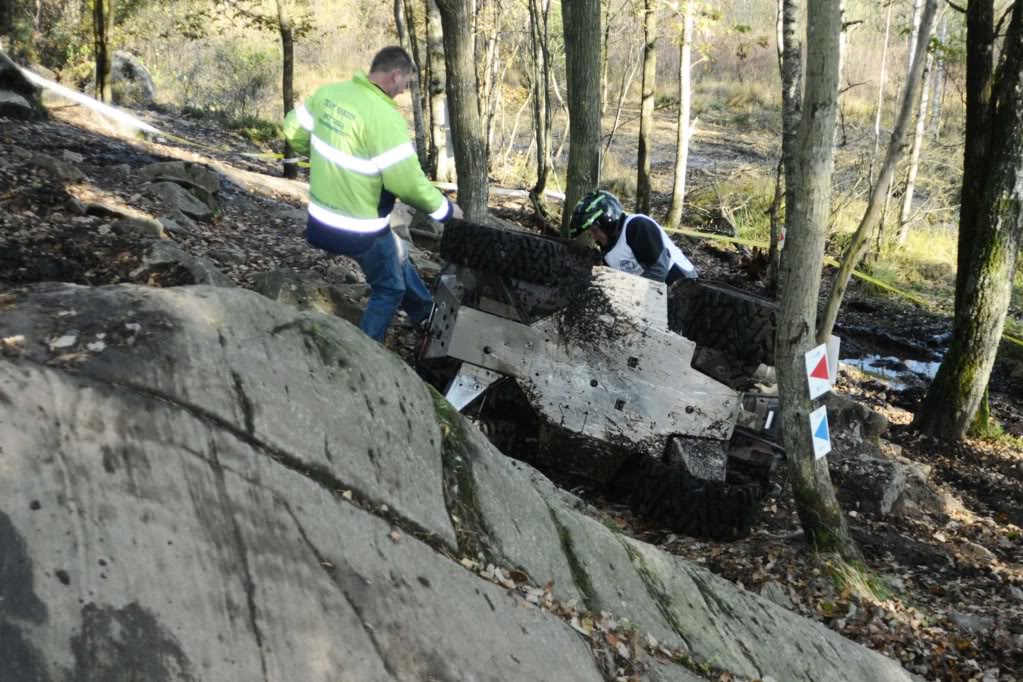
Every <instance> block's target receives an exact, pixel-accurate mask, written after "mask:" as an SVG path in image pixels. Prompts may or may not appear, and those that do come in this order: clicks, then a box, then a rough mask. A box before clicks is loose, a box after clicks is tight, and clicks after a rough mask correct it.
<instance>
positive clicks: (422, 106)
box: [404, 1, 433, 172]
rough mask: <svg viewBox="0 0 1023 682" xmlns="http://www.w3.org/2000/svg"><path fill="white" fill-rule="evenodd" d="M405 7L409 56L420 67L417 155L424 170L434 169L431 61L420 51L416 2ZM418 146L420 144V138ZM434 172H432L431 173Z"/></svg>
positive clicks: (418, 74)
mask: <svg viewBox="0 0 1023 682" xmlns="http://www.w3.org/2000/svg"><path fill="white" fill-rule="evenodd" d="M404 5H405V22H404V24H405V30H407V31H408V43H409V47H408V49H409V54H410V55H412V61H413V62H415V64H416V66H417V67H418V69H417V73H416V83H415V86H414V87H415V89H414V90H413V92H414V93H415V92H418V93H419V97H417V98H416V101H415V102H413V103H412V111H413V116H415V110H416V109H419V117H420V119H421V120H422V125H423V146H422V147H421V148H419V149H416V155H417V156H418V157H419V165H421V166H422V167H423V169H424V170H429V169H432V166H431V165H430V136H431V132H432V130H433V122H432V120H431V118H430V59H429V50H427V51H426V55H427V56H426V58H425V59H424V58H423V57H422V54H423V51H422V50H421V49H420V40H419V36H418V34H417V31H418V30H419V29H418V27H417V23H416V5H417V3H416V2H414V1H413V2H404ZM416 139H417V144H418V137H417V138H416ZM430 172H432V171H430Z"/></svg>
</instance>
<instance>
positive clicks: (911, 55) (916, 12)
mask: <svg viewBox="0 0 1023 682" xmlns="http://www.w3.org/2000/svg"><path fill="white" fill-rule="evenodd" d="M926 2H927V0H913V19H912V20H911V26H912V28H911V30H910V33H909V45H908V47H907V50H906V73H912V72H913V63H914V62H915V61H916V56H917V49H916V48H917V46H918V45H919V44H920V23H921V21H922V19H923V11H924V5H925V4H926ZM928 39H930V35H929V34H928Z"/></svg>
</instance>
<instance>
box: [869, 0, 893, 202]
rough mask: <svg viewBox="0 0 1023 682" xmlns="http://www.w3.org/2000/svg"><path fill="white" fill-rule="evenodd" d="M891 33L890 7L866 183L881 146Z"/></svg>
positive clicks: (870, 177) (886, 18)
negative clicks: (872, 145)
mask: <svg viewBox="0 0 1023 682" xmlns="http://www.w3.org/2000/svg"><path fill="white" fill-rule="evenodd" d="M891 31H892V5H888V12H887V13H886V14H885V19H884V47H883V48H882V49H881V74H880V75H879V76H878V78H877V108H876V110H875V111H874V151H873V152H871V154H870V170H869V171H867V182H868V183H869V184H871V185H873V183H874V164H875V163H876V162H877V150H878V148H879V147H880V146H881V114H882V113H883V111H884V86H885V82H886V80H887V78H888V40H889V38H890V37H891Z"/></svg>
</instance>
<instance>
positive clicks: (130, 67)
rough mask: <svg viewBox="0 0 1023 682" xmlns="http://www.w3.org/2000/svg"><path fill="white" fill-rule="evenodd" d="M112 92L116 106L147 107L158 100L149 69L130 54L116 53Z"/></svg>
mask: <svg viewBox="0 0 1023 682" xmlns="http://www.w3.org/2000/svg"><path fill="white" fill-rule="evenodd" d="M110 79H111V80H110V90H111V94H112V95H113V98H114V102H115V103H116V104H121V105H126V106H145V105H147V104H152V103H153V101H154V100H155V99H156V83H155V82H154V81H153V76H152V74H150V73H149V69H147V68H146V67H145V65H144V64H143V63H142V62H141V61H140V60H139V58H138V57H136V56H135V55H133V54H131V53H130V52H124V51H122V50H117V51H116V52H114V58H113V62H112V64H111V68H110Z"/></svg>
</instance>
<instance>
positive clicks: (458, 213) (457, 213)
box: [451, 201, 465, 220]
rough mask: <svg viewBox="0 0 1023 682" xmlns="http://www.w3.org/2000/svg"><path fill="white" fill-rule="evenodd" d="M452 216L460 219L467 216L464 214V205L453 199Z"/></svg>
mask: <svg viewBox="0 0 1023 682" xmlns="http://www.w3.org/2000/svg"><path fill="white" fill-rule="evenodd" d="M451 217H452V218H458V219H459V220H462V219H463V218H465V216H464V215H463V214H462V207H461V206H459V205H458V204H456V203H455V202H453V201H452V202H451Z"/></svg>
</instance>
